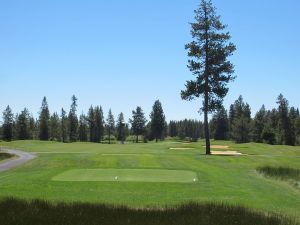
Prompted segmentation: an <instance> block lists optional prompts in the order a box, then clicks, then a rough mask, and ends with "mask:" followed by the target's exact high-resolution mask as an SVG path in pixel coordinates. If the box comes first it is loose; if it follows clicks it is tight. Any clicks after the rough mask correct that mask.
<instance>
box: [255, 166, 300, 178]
mask: <svg viewBox="0 0 300 225" xmlns="http://www.w3.org/2000/svg"><path fill="white" fill-rule="evenodd" d="M257 170H258V171H259V172H260V173H262V174H264V175H265V176H268V177H274V178H279V179H282V180H294V181H300V169H293V168H288V167H270V166H265V167H259V168H258V169H257Z"/></svg>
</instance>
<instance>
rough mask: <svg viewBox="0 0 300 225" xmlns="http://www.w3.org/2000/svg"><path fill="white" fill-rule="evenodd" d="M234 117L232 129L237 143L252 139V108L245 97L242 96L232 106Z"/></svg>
mask: <svg viewBox="0 0 300 225" xmlns="http://www.w3.org/2000/svg"><path fill="white" fill-rule="evenodd" d="M231 110H232V112H231V114H232V115H234V116H233V118H232V123H231V129H232V134H231V136H232V138H233V140H235V141H236V142H237V143H246V142H249V141H250V131H251V110H250V106H249V104H247V103H244V100H243V97H242V96H240V97H239V98H238V100H236V101H235V103H234V104H233V106H232V107H231Z"/></svg>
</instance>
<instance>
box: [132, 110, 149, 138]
mask: <svg viewBox="0 0 300 225" xmlns="http://www.w3.org/2000/svg"><path fill="white" fill-rule="evenodd" d="M129 122H130V124H131V130H132V133H133V134H134V135H136V143H138V142H139V135H143V134H144V133H145V130H146V123H147V120H146V118H145V115H144V112H143V110H142V108H141V107H140V106H138V107H137V108H136V111H134V110H133V111H132V119H130V120H129Z"/></svg>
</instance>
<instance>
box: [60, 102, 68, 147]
mask: <svg viewBox="0 0 300 225" xmlns="http://www.w3.org/2000/svg"><path fill="white" fill-rule="evenodd" d="M60 117H61V120H60V127H61V128H60V129H61V140H62V142H64V143H66V142H67V141H68V118H67V113H66V111H65V110H64V109H63V108H62V109H61V116H60Z"/></svg>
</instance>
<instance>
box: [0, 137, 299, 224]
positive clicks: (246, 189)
mask: <svg viewBox="0 0 300 225" xmlns="http://www.w3.org/2000/svg"><path fill="white" fill-rule="evenodd" d="M0 144H1V145H2V148H4V147H5V148H9V149H18V150H22V151H25V152H29V153H31V154H35V155H36V156H37V157H36V158H35V159H33V160H31V161H30V162H27V163H25V164H24V165H22V166H18V167H16V168H14V169H12V170H9V171H6V172H1V173H0V190H1V191H0V197H1V198H2V199H5V198H8V197H9V198H15V199H23V200H35V199H39V200H46V201H49V202H53V203H55V202H65V203H68V202H69V203H72V202H77V203H78V202H81V203H101V204H107V205H113V206H118V205H119V206H128V207H130V208H149V207H150V208H168V207H173V206H177V205H183V204H187V203H205V202H207V203H211V202H212V203H218V204H225V205H232V206H235V205H238V206H242V207H246V208H249V209H251V210H254V211H261V212H264V213H276V214H281V215H285V216H288V217H290V218H297V217H298V218H297V219H299V211H300V183H299V182H300V180H299V176H298V178H297V177H291V178H290V179H288V178H287V179H282V178H280V177H270V176H267V175H264V174H263V173H260V172H258V171H259V170H258V169H259V168H261V167H266V166H269V167H272V168H293V169H295V170H298V171H299V165H300V156H299V151H300V147H288V146H272V145H265V144H255V143H248V144H235V143H233V142H229V141H213V143H212V144H213V145H215V146H217V147H219V148H221V147H222V146H226V149H228V151H229V150H230V151H236V152H239V153H241V155H238V156H221V155H211V156H207V155H205V154H204V150H205V148H204V147H203V145H204V142H203V141H199V142H197V143H183V142H176V141H165V142H160V143H154V142H151V143H146V144H133V143H126V144H124V145H120V144H114V145H106V144H92V143H69V144H64V143H57V142H41V141H13V142H10V143H8V142H1V143H0ZM227 146H228V147H227ZM215 151H224V148H221V149H219V150H218V149H215Z"/></svg>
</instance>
